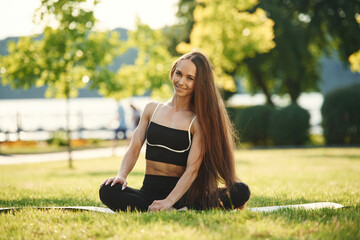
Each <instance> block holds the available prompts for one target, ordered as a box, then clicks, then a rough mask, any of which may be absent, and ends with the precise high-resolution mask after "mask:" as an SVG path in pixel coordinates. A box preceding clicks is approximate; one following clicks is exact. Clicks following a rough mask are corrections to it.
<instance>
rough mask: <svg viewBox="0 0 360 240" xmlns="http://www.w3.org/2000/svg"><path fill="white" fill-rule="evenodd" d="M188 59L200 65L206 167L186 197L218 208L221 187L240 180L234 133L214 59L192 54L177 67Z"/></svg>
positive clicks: (196, 103) (198, 94) (197, 90)
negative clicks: (235, 157) (215, 75)
mask: <svg viewBox="0 0 360 240" xmlns="http://www.w3.org/2000/svg"><path fill="white" fill-rule="evenodd" d="M185 59H188V60H190V61H192V62H193V63H194V64H195V66H196V76H195V85H194V95H193V99H192V103H193V107H194V109H195V113H196V115H197V121H198V123H199V126H200V128H201V132H202V135H203V136H202V139H203V142H202V145H201V152H202V159H203V161H202V164H201V166H200V169H199V172H198V175H197V177H196V179H195V181H194V182H193V184H192V185H191V187H190V189H189V190H188V192H187V193H186V195H185V201H186V202H187V203H193V202H195V201H196V202H198V203H200V204H201V205H202V206H203V207H217V206H218V204H219V203H218V201H217V199H218V194H219V193H218V191H217V189H218V184H219V183H222V184H224V185H225V186H226V187H228V188H229V187H231V185H232V184H234V183H235V182H236V181H237V178H236V173H235V161H234V152H233V151H234V136H235V134H234V130H233V127H232V124H231V121H230V119H229V116H228V114H227V111H226V109H225V106H224V102H223V100H222V98H221V96H220V94H219V91H218V89H217V88H216V85H215V81H214V74H213V71H212V65H211V62H210V60H209V59H208V58H207V57H206V56H205V55H204V54H202V53H200V52H196V51H193V52H190V53H187V54H185V55H183V56H182V57H180V58H179V59H178V60H177V61H176V62H175V63H174V65H173V67H172V69H171V72H170V77H172V76H173V74H174V72H175V69H176V66H177V64H178V63H179V62H180V61H182V60H185Z"/></svg>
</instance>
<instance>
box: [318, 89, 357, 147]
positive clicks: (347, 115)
mask: <svg viewBox="0 0 360 240" xmlns="http://www.w3.org/2000/svg"><path fill="white" fill-rule="evenodd" d="M321 114H322V119H323V122H322V125H323V129H324V137H325V141H326V143H327V144H360V84H356V85H353V86H349V87H345V88H341V89H337V90H335V91H333V92H331V93H329V94H327V95H326V96H325V99H324V103H323V105H322V107H321Z"/></svg>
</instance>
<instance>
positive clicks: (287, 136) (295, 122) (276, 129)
mask: <svg viewBox="0 0 360 240" xmlns="http://www.w3.org/2000/svg"><path fill="white" fill-rule="evenodd" d="M309 120H310V114H309V112H308V111H307V110H305V109H303V108H301V107H300V106H299V105H297V104H291V105H289V106H287V107H285V108H281V109H279V110H277V111H275V112H274V113H273V114H272V116H271V119H270V124H269V135H270V137H271V139H272V141H273V143H274V144H275V145H303V144H304V143H305V142H306V141H307V140H308V139H309V128H310V122H309Z"/></svg>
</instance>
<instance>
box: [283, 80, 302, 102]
mask: <svg viewBox="0 0 360 240" xmlns="http://www.w3.org/2000/svg"><path fill="white" fill-rule="evenodd" d="M300 81H301V80H298V81H295V80H294V79H291V78H287V79H286V85H287V86H286V88H287V89H288V92H289V95H290V99H291V103H297V100H298V98H299V96H300V93H301V91H300Z"/></svg>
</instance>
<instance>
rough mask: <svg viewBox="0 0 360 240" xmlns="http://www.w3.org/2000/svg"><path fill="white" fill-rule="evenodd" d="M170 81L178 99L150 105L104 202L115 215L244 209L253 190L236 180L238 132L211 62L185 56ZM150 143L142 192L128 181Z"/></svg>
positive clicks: (107, 187) (103, 194) (104, 192)
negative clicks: (217, 85)
mask: <svg viewBox="0 0 360 240" xmlns="http://www.w3.org/2000/svg"><path fill="white" fill-rule="evenodd" d="M170 79H171V81H172V85H173V88H174V94H173V97H172V98H171V99H170V100H169V101H168V102H166V103H155V102H151V103H149V104H147V105H146V106H145V109H144V111H143V114H142V116H141V119H140V122H139V125H138V127H137V128H136V129H135V132H134V133H133V135H132V139H131V143H130V146H129V148H128V150H127V152H126V154H125V156H124V158H123V160H122V163H121V167H120V169H119V171H118V174H117V175H116V176H115V177H111V178H108V179H106V180H105V181H104V182H103V183H102V184H101V188H100V191H99V194H100V199H101V201H102V202H103V203H104V204H105V205H106V206H108V207H109V208H110V209H112V210H114V211H127V210H139V211H159V210H169V209H173V208H175V209H180V208H188V209H196V210H205V209H210V208H221V209H241V208H242V207H243V206H244V204H245V203H246V202H247V201H248V199H249V197H250V190H249V188H248V186H247V185H246V184H245V183H242V182H238V180H237V177H236V173H235V160H234V152H233V151H234V146H235V145H234V140H233V134H234V132H233V129H232V125H231V122H230V120H229V117H228V115H227V112H226V109H225V107H224V103H223V101H222V99H221V97H220V94H219V92H218V90H217V88H216V86H215V82H214V75H213V71H212V66H211V63H210V61H209V60H208V58H207V57H206V56H205V55H203V54H202V53H200V52H190V53H188V54H185V55H184V56H182V57H181V58H179V59H178V60H177V61H176V62H175V63H174V65H173V67H172V69H171V71H170ZM144 143H146V155H145V158H146V170H145V178H144V181H143V186H142V187H141V189H140V190H138V189H134V188H131V187H128V183H127V181H126V178H127V176H128V174H129V173H130V172H131V170H132V169H133V167H134V166H135V163H136V161H137V159H138V157H139V154H140V150H141V148H142V146H143V144H144ZM219 183H223V184H224V187H223V188H219V187H218V185H219Z"/></svg>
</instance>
